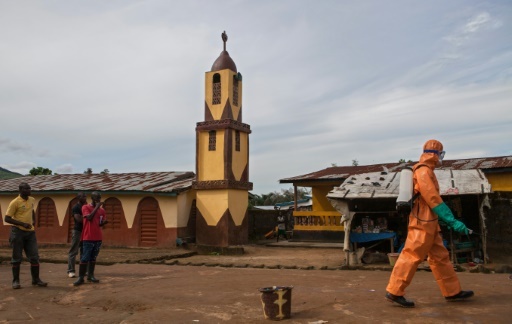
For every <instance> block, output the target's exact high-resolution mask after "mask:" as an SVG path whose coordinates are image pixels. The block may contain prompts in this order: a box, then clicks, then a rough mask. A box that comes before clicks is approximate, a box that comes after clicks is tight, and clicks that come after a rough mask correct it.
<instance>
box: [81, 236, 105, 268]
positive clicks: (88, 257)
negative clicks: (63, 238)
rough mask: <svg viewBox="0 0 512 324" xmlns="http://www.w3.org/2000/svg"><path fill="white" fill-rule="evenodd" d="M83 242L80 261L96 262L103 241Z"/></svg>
mask: <svg viewBox="0 0 512 324" xmlns="http://www.w3.org/2000/svg"><path fill="white" fill-rule="evenodd" d="M82 244H83V248H82V249H83V251H82V255H81V257H80V263H87V262H96V257H97V256H98V254H99V253H100V247H101V241H83V243H82Z"/></svg>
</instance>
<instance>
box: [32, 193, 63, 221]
mask: <svg viewBox="0 0 512 324" xmlns="http://www.w3.org/2000/svg"><path fill="white" fill-rule="evenodd" d="M36 216H37V217H36V219H37V227H50V228H51V227H53V226H54V224H56V223H58V221H57V209H56V208H55V203H54V202H53V200H52V199H51V198H48V197H44V198H43V199H41V201H40V202H39V205H38V206H37V215H36Z"/></svg>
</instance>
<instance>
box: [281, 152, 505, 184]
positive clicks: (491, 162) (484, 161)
mask: <svg viewBox="0 0 512 324" xmlns="http://www.w3.org/2000/svg"><path fill="white" fill-rule="evenodd" d="M416 163H418V162H404V163H382V164H372V165H358V166H341V167H330V168H327V169H323V170H320V171H315V172H311V173H308V174H305V175H300V176H295V177H291V178H285V179H281V180H279V183H301V182H328V181H339V182H342V181H344V180H345V179H346V178H347V177H348V176H349V175H353V174H361V173H368V172H379V171H382V170H384V168H386V169H387V170H388V171H390V172H395V171H400V170H401V169H403V168H404V167H406V166H410V167H412V166H413V165H414V164H416ZM507 168H512V155H509V156H499V157H486V158H474V159H461V160H443V166H442V167H440V168H438V170H472V169H481V170H482V171H484V172H499V171H500V170H504V169H507Z"/></svg>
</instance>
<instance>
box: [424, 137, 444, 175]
mask: <svg viewBox="0 0 512 324" xmlns="http://www.w3.org/2000/svg"><path fill="white" fill-rule="evenodd" d="M425 150H435V151H438V152H441V151H442V150H443V144H442V143H441V142H439V141H438V140H435V139H431V140H428V141H427V142H426V143H425V145H423V151H425ZM439 162H440V161H439V155H437V154H436V153H432V152H429V153H423V154H421V156H420V160H419V163H423V164H426V165H428V166H429V167H430V168H432V169H435V167H436V166H438V165H439V164H440V163H439Z"/></svg>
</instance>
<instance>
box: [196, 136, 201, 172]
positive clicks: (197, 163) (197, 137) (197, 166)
mask: <svg viewBox="0 0 512 324" xmlns="http://www.w3.org/2000/svg"><path fill="white" fill-rule="evenodd" d="M199 133H200V132H199V131H196V179H200V178H201V175H200V174H199Z"/></svg>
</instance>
